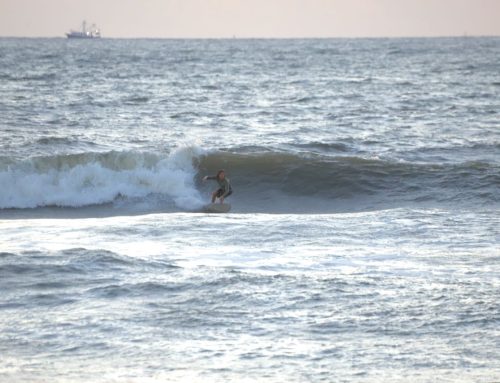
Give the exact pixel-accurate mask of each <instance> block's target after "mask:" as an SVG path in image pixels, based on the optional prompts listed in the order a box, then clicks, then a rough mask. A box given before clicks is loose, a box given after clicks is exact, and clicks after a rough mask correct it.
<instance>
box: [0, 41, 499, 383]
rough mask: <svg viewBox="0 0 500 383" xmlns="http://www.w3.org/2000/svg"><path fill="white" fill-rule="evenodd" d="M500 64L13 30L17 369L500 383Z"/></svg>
mask: <svg viewBox="0 0 500 383" xmlns="http://www.w3.org/2000/svg"><path fill="white" fill-rule="evenodd" d="M499 57H500V39H499V38H432V39H317V40H316V39H309V40H298V39H297V40H238V39H230V40H112V39H100V40H91V41H71V40H64V39H0V116H1V119H0V148H1V151H0V381H5V382H14V381H28V382H46V381H51V382H69V381H71V382H90V381H91V382H114V381H116V382H123V381H129V382H164V381H175V382H178V381H186V382H193V381H195V382H228V381H231V382H253V381H266V382H283V381H290V382H391V381H393V382H400V381H412V382H435V381H440V382H442V381H443V382H444V381H449V382H498V381H500V362H499V361H500V205H499V197H500V189H499V186H500V62H499V61H498V58H499ZM220 168H224V169H225V170H226V174H227V176H228V178H229V179H230V181H231V184H232V186H233V190H234V193H233V195H232V196H231V197H229V198H228V202H230V203H231V204H232V210H231V212H230V213H228V214H205V213H202V212H201V211H202V206H203V205H204V204H206V203H207V202H208V201H209V199H210V193H211V191H212V190H214V189H215V188H216V184H215V183H214V182H213V181H212V182H210V181H209V182H203V180H202V178H203V176H205V175H213V174H215V173H216V171H217V170H218V169H220Z"/></svg>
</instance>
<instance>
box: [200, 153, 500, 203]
mask: <svg viewBox="0 0 500 383" xmlns="http://www.w3.org/2000/svg"><path fill="white" fill-rule="evenodd" d="M220 164H224V166H225V167H226V168H227V169H229V172H230V174H229V176H231V175H232V177H231V179H232V180H233V183H234V185H235V186H234V188H235V189H236V190H237V191H236V192H235V195H239V196H240V197H236V196H235V197H234V198H235V199H236V198H238V199H239V200H240V199H241V200H242V201H243V203H244V205H245V207H246V208H247V209H250V210H252V209H255V207H257V209H258V210H260V209H262V210H268V211H307V212H311V211H314V212H321V211H324V212H331V211H335V210H339V209H340V210H342V209H344V208H347V209H349V210H351V209H355V210H357V209H363V208H368V207H370V208H377V207H401V206H405V205H408V204H433V203H435V204H437V203H439V204H455V203H458V204H469V203H474V204H477V203H478V204H483V205H487V204H491V203H498V201H499V194H498V190H499V187H500V172H499V170H500V169H499V167H498V166H495V165H492V164H488V163H482V162H466V163H462V164H446V165H437V164H412V163H405V162H391V161H383V160H380V159H364V158H361V157H330V156H323V155H308V156H304V155H298V154H289V153H275V152H268V153H260V154H235V153H217V154H212V155H208V156H207V157H205V158H203V159H202V160H201V163H200V167H201V169H203V170H204V169H214V168H216V167H217V166H218V165H220ZM251 206H254V208H252V207H251Z"/></svg>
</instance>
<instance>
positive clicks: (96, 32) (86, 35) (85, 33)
mask: <svg viewBox="0 0 500 383" xmlns="http://www.w3.org/2000/svg"><path fill="white" fill-rule="evenodd" d="M66 36H67V37H68V39H95V38H100V37H101V30H100V29H99V28H97V26H96V25H95V24H92V25H91V26H90V28H89V29H87V23H86V22H85V21H83V22H82V30H81V31H74V30H71V31H70V32H68V33H66Z"/></svg>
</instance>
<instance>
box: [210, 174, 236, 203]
mask: <svg viewBox="0 0 500 383" xmlns="http://www.w3.org/2000/svg"><path fill="white" fill-rule="evenodd" d="M207 180H216V181H217V183H218V184H219V190H217V194H216V196H217V198H221V197H224V198H226V197H229V196H230V195H231V194H232V193H233V189H232V188H231V183H230V182H229V180H228V179H227V178H225V177H224V179H223V180H220V179H218V178H217V176H209V177H207Z"/></svg>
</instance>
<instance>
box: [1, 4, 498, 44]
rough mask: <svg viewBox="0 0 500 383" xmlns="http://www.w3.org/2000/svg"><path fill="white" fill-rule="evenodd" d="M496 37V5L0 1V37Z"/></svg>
mask: <svg viewBox="0 0 500 383" xmlns="http://www.w3.org/2000/svg"><path fill="white" fill-rule="evenodd" d="M83 20H86V21H87V22H88V23H96V24H97V25H98V26H99V27H100V28H101V31H102V35H103V37H123V38H131V37H132V38H134V37H149V38H154V37H159V38H227V37H238V38H259V37H264V38H289V37H291V38H294V37H406V36H425V37H426V36H463V35H468V36H475V35H479V36H485V35H486V36H500V0H0V36H14V37H17V36H19V37H21V36H22V37H57V36H60V37H64V33H65V32H68V31H69V30H70V29H79V28H80V25H81V22H82V21H83Z"/></svg>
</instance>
